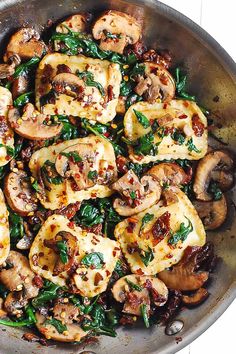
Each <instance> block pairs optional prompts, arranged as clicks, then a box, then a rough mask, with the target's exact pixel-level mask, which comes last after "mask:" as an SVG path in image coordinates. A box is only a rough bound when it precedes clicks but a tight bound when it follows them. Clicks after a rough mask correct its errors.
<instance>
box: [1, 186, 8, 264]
mask: <svg viewBox="0 0 236 354" xmlns="http://www.w3.org/2000/svg"><path fill="white" fill-rule="evenodd" d="M8 215H9V213H8V210H7V206H6V203H5V198H4V194H3V192H2V190H1V189H0V221H1V222H0V244H1V245H2V247H1V248H0V265H2V264H3V263H4V262H5V260H6V258H7V257H8V254H9V251H10V233H9V222H8Z"/></svg>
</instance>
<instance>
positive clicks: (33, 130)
mask: <svg viewBox="0 0 236 354" xmlns="http://www.w3.org/2000/svg"><path fill="white" fill-rule="evenodd" d="M8 121H9V124H10V126H11V128H12V129H13V130H14V131H15V132H16V133H17V134H19V135H20V136H23V137H24V138H27V139H30V140H46V139H51V138H53V137H55V136H58V135H59V134H60V132H61V130H62V128H63V125H62V124H61V123H58V124H51V125H50V123H51V122H50V116H47V115H44V114H41V113H39V112H38V111H36V110H35V108H34V106H33V105H32V103H27V104H26V105H25V107H24V113H23V115H22V116H21V115H20V112H19V110H18V109H16V108H11V109H10V110H9V113H8Z"/></svg>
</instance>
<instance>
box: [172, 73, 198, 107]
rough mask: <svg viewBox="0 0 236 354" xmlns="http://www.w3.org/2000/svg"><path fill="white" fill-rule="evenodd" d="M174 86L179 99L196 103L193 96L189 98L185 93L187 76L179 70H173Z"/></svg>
mask: <svg viewBox="0 0 236 354" xmlns="http://www.w3.org/2000/svg"><path fill="white" fill-rule="evenodd" d="M175 84H176V92H177V96H178V97H179V98H183V99H185V100H189V101H196V97H195V96H191V95H189V94H188V93H187V92H186V91H185V90H186V85H187V75H186V74H185V73H184V72H183V70H181V69H180V68H176V69H175Z"/></svg>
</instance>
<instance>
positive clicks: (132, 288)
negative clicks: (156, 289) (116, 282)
mask: <svg viewBox="0 0 236 354" xmlns="http://www.w3.org/2000/svg"><path fill="white" fill-rule="evenodd" d="M125 281H126V283H127V284H128V285H129V287H130V289H131V290H136V291H139V292H140V291H142V290H143V288H142V287H141V286H140V285H138V284H135V283H133V282H132V281H130V280H129V279H127V278H125Z"/></svg>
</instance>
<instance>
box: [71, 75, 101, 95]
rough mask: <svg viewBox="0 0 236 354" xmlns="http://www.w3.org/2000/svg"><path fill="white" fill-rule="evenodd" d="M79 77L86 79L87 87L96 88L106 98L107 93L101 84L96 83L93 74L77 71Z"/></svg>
mask: <svg viewBox="0 0 236 354" xmlns="http://www.w3.org/2000/svg"><path fill="white" fill-rule="evenodd" d="M77 75H78V76H79V77H81V78H82V79H84V81H85V84H86V85H87V86H93V87H96V88H97V89H98V90H99V92H100V94H101V95H102V96H105V91H104V88H103V86H102V84H100V82H97V81H94V76H93V73H91V72H90V71H83V72H78V71H77Z"/></svg>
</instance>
